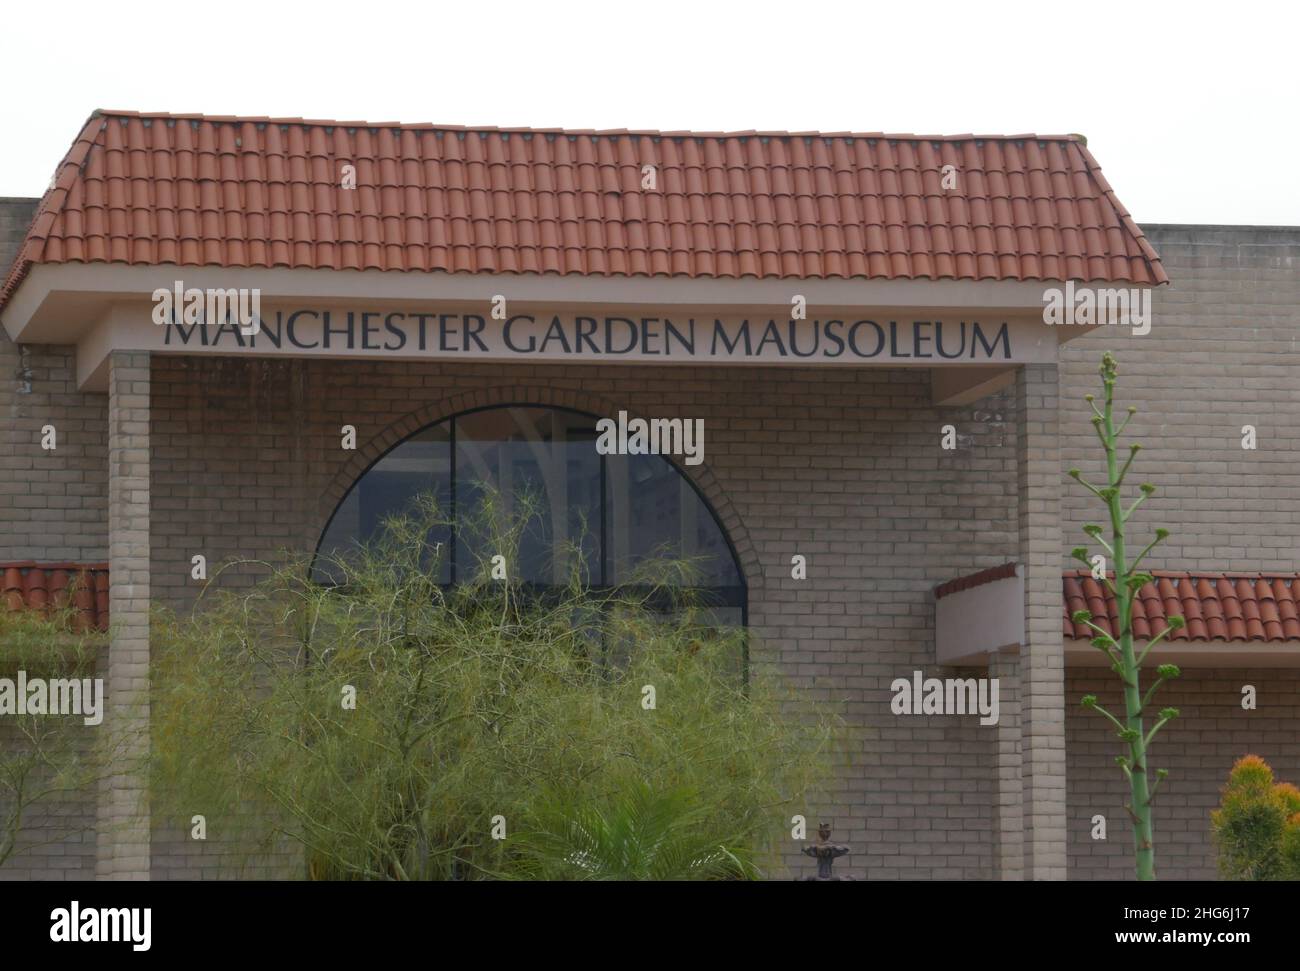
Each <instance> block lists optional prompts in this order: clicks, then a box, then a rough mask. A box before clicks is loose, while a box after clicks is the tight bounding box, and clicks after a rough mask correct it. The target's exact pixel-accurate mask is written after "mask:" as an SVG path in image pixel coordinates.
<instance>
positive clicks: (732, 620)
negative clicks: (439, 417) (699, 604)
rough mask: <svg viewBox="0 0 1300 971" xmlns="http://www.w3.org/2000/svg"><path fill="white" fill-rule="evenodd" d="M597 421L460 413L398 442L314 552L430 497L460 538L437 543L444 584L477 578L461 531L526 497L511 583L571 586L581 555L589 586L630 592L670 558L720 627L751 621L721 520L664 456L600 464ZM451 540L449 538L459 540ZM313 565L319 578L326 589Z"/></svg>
mask: <svg viewBox="0 0 1300 971" xmlns="http://www.w3.org/2000/svg"><path fill="white" fill-rule="evenodd" d="M596 421H597V419H596V417H595V416H592V415H587V414H584V413H581V412H577V411H570V410H568V409H560V408H539V407H535V406H530V405H518V406H516V405H502V406H496V407H491V408H484V409H480V410H476V411H469V412H464V413H462V414H459V415H456V416H454V417H452V418H448V419H445V420H443V421H440V422H438V423H436V424H434V425H430V426H428V427H427V428H425V429H423V430H422V431H420V432H417V433H416V434H414V435H412V436H411V437H410V438H408V439H406V440H405V441H402V442H400V443H398V444H397V445H396V446H394V447H393V448H392V449H390V450H389V451H388V452H387V453H386V454H385V455H383V456H382V457H381V458H380V459H379V460H378V461H376V462H375V463H374V464H373V465H372V466H371V467H370V468H369V469H368V470H366V472H364V473H363V474H362V475H361V477H360V478H359V479H357V481H356V482H355V483H353V485H352V488H351V489H350V490H349V492H348V494H347V495H346V496H345V497H344V499H343V501H342V502H341V503H340V504H339V506H338V508H337V509H336V510H335V511H334V514H333V516H332V517H331V518H330V521H329V524H328V525H327V526H326V528H325V532H324V534H323V535H322V537H321V541H320V544H319V546H318V547H317V553H318V554H325V555H327V556H332V555H338V554H346V552H347V551H348V550H349V549H352V548H355V547H356V545H357V544H358V543H366V542H367V541H369V540H370V539H371V538H373V537H374V536H375V535H376V533H377V532H378V531H379V530H380V528H381V527H382V524H383V522H384V520H385V518H387V517H388V516H390V515H393V514H400V513H402V512H405V511H409V510H410V508H411V506H412V503H413V500H414V499H415V497H416V496H419V495H421V494H430V493H432V494H433V495H434V496H436V497H437V500H438V503H439V507H440V508H442V509H447V510H450V516H449V517H448V518H450V520H451V521H452V523H454V524H455V526H454V528H448V529H447V530H445V531H444V534H443V535H441V536H433V537H431V541H432V542H440V543H444V544H446V545H445V546H444V549H446V550H448V551H449V554H450V555H447V556H443V557H440V559H439V563H440V571H441V575H440V577H439V581H440V582H441V583H443V584H454V583H456V582H458V581H459V580H463V579H466V578H467V576H468V572H467V571H468V569H469V568H470V567H471V566H473V567H474V568H477V564H478V557H477V556H476V553H477V552H478V551H479V549H480V544H481V542H482V537H480V536H478V535H475V529H474V527H473V526H472V525H471V524H470V523H468V522H462V518H464V517H466V514H467V511H468V510H472V509H473V508H475V504H476V503H478V502H479V501H480V498H481V496H482V492H483V490H484V488H485V487H490V488H491V489H492V490H494V491H495V492H496V494H497V496H498V497H499V499H500V502H501V503H502V504H503V505H504V506H505V510H504V511H505V512H507V513H509V512H510V507H511V504H512V502H513V501H514V500H515V498H516V497H518V496H521V495H523V494H525V493H527V494H528V495H530V496H532V497H534V500H535V501H536V502H537V503H538V505H539V506H540V508H539V509H537V513H536V516H535V520H534V522H532V523H531V524H530V528H529V529H528V530H527V531H526V533H525V535H524V537H523V541H522V545H521V547H520V549H519V551H518V558H519V563H518V564H516V565H514V567H513V576H515V577H516V578H517V579H519V580H521V581H523V582H525V583H527V584H529V585H530V586H535V587H540V588H545V587H548V586H552V585H558V584H562V583H564V582H565V580H566V579H567V578H568V576H569V575H570V570H571V568H572V565H573V563H572V560H571V559H570V557H571V556H572V555H573V554H574V552H575V551H577V555H580V556H581V557H582V559H583V566H584V570H585V573H586V575H587V576H588V577H590V583H591V585H592V586H593V587H597V588H602V589H612V588H618V587H622V586H627V585H629V584H630V583H631V582H632V581H633V580H634V578H635V577H636V575H637V574H636V571H637V569H638V567H639V566H641V565H642V564H644V563H645V562H646V561H648V560H652V559H655V558H657V557H663V556H667V557H670V558H674V559H676V558H685V559H689V560H690V561H691V562H692V564H693V565H694V567H695V571H694V575H693V578H692V579H691V580H690V590H691V591H692V592H693V593H695V594H698V596H699V598H700V599H701V600H702V601H703V602H704V603H705V604H707V605H709V606H710V607H711V608H712V612H713V615H714V618H715V620H716V622H717V623H720V624H727V625H743V624H744V623H745V619H746V618H745V607H746V595H745V580H744V575H743V573H742V572H741V569H740V564H739V562H738V560H737V558H736V555H735V551H734V549H733V548H732V546H731V543H730V542H729V540H728V539H727V536H726V533H725V532H724V531H723V529H722V526H721V524H720V523H719V522H718V519H717V516H716V515H715V514H714V512H713V510H712V508H710V506H709V504H708V502H707V501H706V500H705V499H704V497H703V496H701V495H700V493H699V491H698V490H697V489H696V488H695V486H694V484H693V483H692V482H691V481H690V479H689V478H687V477H686V476H684V475H683V474H682V473H681V472H680V471H678V469H677V468H676V467H675V466H674V465H673V464H672V463H671V462H669V461H668V460H667V459H665V458H663V457H662V456H658V455H601V454H599V453H598V452H597V451H596ZM453 532H454V533H455V534H456V535H455V536H452V535H451V534H452V533H453ZM320 563H321V561H320V560H319V559H318V567H317V578H318V579H319V580H322V581H324V582H328V581H329V579H330V578H329V576H328V575H327V572H326V571H325V570H324V569H323V568H322V567H321V566H320Z"/></svg>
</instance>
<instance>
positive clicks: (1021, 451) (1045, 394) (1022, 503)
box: [1016, 364, 1065, 880]
mask: <svg viewBox="0 0 1300 971" xmlns="http://www.w3.org/2000/svg"><path fill="white" fill-rule="evenodd" d="M1059 397H1060V384H1059V380H1058V377H1057V371H1056V365H1055V364H1027V365H1025V366H1024V367H1022V368H1020V370H1019V371H1017V373H1016V414H1017V420H1018V428H1017V435H1016V478H1017V484H1018V486H1019V490H1018V491H1019V502H1018V506H1019V534H1020V562H1021V563H1022V564H1023V566H1024V575H1025V643H1024V644H1023V645H1022V646H1021V649H1020V665H1019V667H1020V678H1019V688H1020V753H1021V779H1022V781H1023V798H1024V802H1023V806H1024V813H1023V819H1024V834H1025V837H1024V871H1025V876H1026V877H1027V878H1028V879H1031V880H1064V879H1065V656H1064V645H1063V643H1062V638H1061V559H1062V557H1061V490H1062V488H1063V485H1062V483H1063V481H1064V480H1063V478H1062V472H1061V461H1060V411H1059V406H1058V401H1059Z"/></svg>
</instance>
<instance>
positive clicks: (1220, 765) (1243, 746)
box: [1065, 669, 1300, 880]
mask: <svg viewBox="0 0 1300 971" xmlns="http://www.w3.org/2000/svg"><path fill="white" fill-rule="evenodd" d="M1245 684H1252V685H1254V686H1255V687H1256V688H1257V689H1258V692H1259V697H1258V701H1259V707H1258V709H1257V710H1255V711H1243V710H1242V708H1241V687H1242V685H1245ZM1089 693H1092V694H1096V695H1097V697H1098V699H1099V701H1100V702H1101V704H1102V705H1105V706H1106V707H1107V708H1108V709H1109V710H1111V711H1116V710H1122V709H1123V701H1122V700H1121V698H1120V693H1119V690H1118V683H1117V682H1116V680H1115V678H1114V676H1113V675H1112V674H1111V673H1110V671H1107V670H1105V669H1101V670H1094V671H1090V672H1085V671H1077V670H1075V671H1071V672H1070V676H1069V679H1068V683H1067V685H1066V691H1065V694H1066V700H1067V702H1068V705H1067V709H1066V711H1067V715H1066V730H1067V732H1068V737H1069V749H1068V751H1067V756H1068V766H1067V769H1066V779H1067V782H1068V784H1069V805H1070V809H1069V819H1068V823H1067V825H1068V829H1069V848H1070V871H1069V876H1070V879H1071V880H1080V879H1107V880H1116V879H1127V880H1132V879H1133V836H1132V829H1131V827H1129V825H1128V822H1127V813H1126V812H1125V810H1124V808H1123V807H1124V804H1125V803H1126V802H1127V801H1128V783H1127V782H1126V781H1125V779H1124V775H1123V773H1122V772H1121V771H1120V769H1119V767H1118V766H1117V765H1115V756H1116V755H1119V754H1121V752H1122V743H1121V742H1120V741H1119V740H1118V739H1116V738H1115V732H1114V729H1113V728H1112V727H1111V726H1110V725H1109V724H1108V723H1107V722H1106V720H1105V719H1104V718H1102V717H1101V716H1100V715H1098V714H1097V713H1096V712H1089V711H1083V710H1081V709H1080V708H1079V704H1078V702H1079V699H1080V698H1081V697H1082V696H1083V695H1085V694H1089ZM1158 698H1159V701H1158V707H1165V706H1168V705H1173V706H1174V707H1176V708H1178V709H1180V711H1181V712H1182V714H1181V717H1179V718H1178V719H1177V720H1175V721H1173V722H1171V723H1170V724H1169V725H1167V726H1165V727H1164V728H1163V729H1161V730H1160V734H1159V735H1158V736H1156V739H1155V741H1154V742H1153V743H1152V747H1151V757H1150V764H1151V767H1152V768H1153V769H1158V768H1164V769H1168V770H1169V777H1168V778H1167V779H1165V781H1164V782H1163V783H1161V786H1160V791H1159V793H1157V795H1156V802H1155V845H1156V876H1157V878H1159V879H1162V880H1170V879H1178V880H1187V879H1196V880H1199V879H1204V880H1213V879H1216V878H1217V876H1218V874H1217V871H1216V869H1215V855H1214V848H1213V845H1212V843H1211V840H1210V810H1211V809H1213V808H1214V807H1216V806H1217V805H1218V803H1219V787H1220V786H1222V785H1223V783H1224V782H1225V781H1226V779H1227V775H1228V769H1229V768H1231V767H1232V764H1233V762H1235V761H1236V760H1237V759H1239V758H1240V757H1241V756H1243V755H1246V754H1248V753H1253V754H1255V755H1259V756H1262V757H1263V758H1264V759H1265V760H1267V761H1268V763H1269V764H1270V765H1272V767H1273V770H1274V772H1275V773H1277V776H1278V778H1279V780H1281V781H1287V782H1293V783H1297V784H1300V670H1296V669H1290V670H1278V669H1269V670H1208V669H1192V670H1188V671H1185V672H1184V674H1183V677H1182V678H1180V679H1178V680H1177V681H1175V682H1173V683H1172V684H1167V685H1163V686H1162V687H1161V688H1160V694H1159V696H1158ZM1095 813H1101V814H1103V815H1104V816H1105V817H1106V822H1107V839H1106V841H1105V842H1100V841H1096V840H1093V839H1092V836H1091V830H1092V823H1091V820H1092V816H1093V814H1095Z"/></svg>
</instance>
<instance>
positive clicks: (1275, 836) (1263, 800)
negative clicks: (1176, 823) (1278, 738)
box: [1210, 755, 1300, 880]
mask: <svg viewBox="0 0 1300 971" xmlns="http://www.w3.org/2000/svg"><path fill="white" fill-rule="evenodd" d="M1210 824H1211V827H1212V828H1213V831H1214V841H1215V844H1216V845H1217V846H1218V849H1219V871H1220V872H1221V873H1222V874H1223V875H1224V877H1226V878H1227V879H1229V880H1300V789H1297V788H1296V787H1295V786H1294V785H1292V784H1291V783H1289V782H1277V781H1275V780H1274V778H1273V770H1272V769H1271V768H1270V767H1269V764H1268V763H1267V762H1265V761H1264V760H1263V759H1261V758H1260V757H1259V756H1258V755H1247V756H1244V757H1242V758H1240V759H1238V760H1237V764H1236V765H1234V766H1233V767H1232V771H1231V772H1229V773H1228V782H1227V784H1226V785H1225V786H1224V787H1223V789H1222V800H1221V802H1220V805H1219V808H1218V809H1216V810H1214V811H1213V812H1211V813H1210Z"/></svg>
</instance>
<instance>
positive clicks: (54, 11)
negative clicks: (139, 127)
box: [0, 0, 1300, 225]
mask: <svg viewBox="0 0 1300 971" xmlns="http://www.w3.org/2000/svg"><path fill="white" fill-rule="evenodd" d="M20 4H21V5H18V4H11V5H8V6H7V7H6V9H5V11H4V13H3V14H2V15H0V23H3V24H4V33H5V34H6V36H7V43H6V44H5V53H4V57H3V59H0V72H3V75H4V82H5V83H4V85H3V91H4V92H5V95H4V97H3V99H0V149H3V151H2V152H0V195H10V196H38V195H40V194H42V193H43V192H44V191H45V188H46V186H47V185H48V183H49V180H50V176H51V175H52V173H53V171H54V167H55V165H56V163H57V162H58V160H59V159H60V158H62V156H63V154H64V152H66V150H67V148H68V145H69V143H70V142H71V140H72V139H73V137H74V136H75V135H76V134H77V132H78V131H79V129H80V127H81V125H82V123H83V122H84V121H85V119H86V117H87V116H88V115H89V114H90V112H91V111H92V110H93V109H95V108H117V109H123V108H125V109H131V110H135V111H171V112H203V113H207V114H230V115H234V114H246V115H270V116H290V117H304V118H328V119H342V120H366V121H404V122H435V123H443V124H458V125H499V126H503V127H506V126H525V125H526V126H534V127H570V128H634V129H660V130H674V129H694V130H701V131H720V130H725V131H737V130H745V129H767V130H773V129H776V130H809V129H816V130H823V131H845V130H848V131H884V132H915V133H920V134H962V133H967V132H971V133H975V134H1019V133H1024V132H1038V133H1042V134H1061V133H1067V132H1080V133H1082V134H1084V135H1086V136H1087V137H1088V145H1089V147H1090V148H1091V149H1092V151H1093V154H1094V155H1096V157H1097V159H1098V161H1099V162H1100V163H1101V166H1102V168H1103V170H1104V171H1105V173H1106V176H1107V178H1108V179H1109V180H1110V182H1111V184H1112V185H1113V186H1114V187H1115V189H1116V191H1117V193H1118V194H1119V197H1120V200H1121V201H1122V202H1123V203H1124V204H1125V205H1126V206H1127V207H1128V209H1129V210H1130V211H1131V212H1132V213H1133V215H1134V217H1135V218H1136V219H1137V220H1138V221H1139V222H1149V223H1154V222H1185V223H1236V224H1262V225H1300V187H1298V186H1297V181H1296V176H1295V168H1296V165H1297V164H1300V124H1298V123H1300V49H1298V47H1297V45H1300V14H1297V12H1296V11H1297V9H1300V5H1298V4H1296V3H1295V2H1294V0H1272V2H1253V0H1232V2H1226V3H1223V2H1220V3H1214V4H1210V3H1208V2H1201V0H1184V2H1182V3H1168V4H1165V3H1148V2H1139V0H1127V2H1122V3H1109V2H1097V0H1086V2H1079V0H1067V2H1060V0H1037V2H1032V3H1024V4H1013V3H999V2H997V0H987V2H974V0H972V2H966V3H947V2H943V0H892V2H889V3H883V4H882V3H876V2H872V0H842V2H825V0H785V2H768V0H745V2H736V3H731V2H727V3H720V2H712V0H692V2H678V0H644V2H629V0H602V2H594V3H585V2H566V0H556V2H547V0H532V2H523V3H514V2H498V0H459V2H457V3H454V4H447V3H443V2H441V0H423V2H422V0H411V2H408V3H393V2H388V0H364V2H337V0H335V2H331V0H315V2H311V3H307V2H293V3H284V2H281V0H261V2H256V3H245V2H242V0H222V2H217V3H202V4H192V3H190V2H187V0H166V2H157V3H155V2H134V0H119V2H103V0H100V2H96V3H81V2H74V3H62V4H56V5H52V4H48V3H36V2H32V0H25V2H24V0H20Z"/></svg>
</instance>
